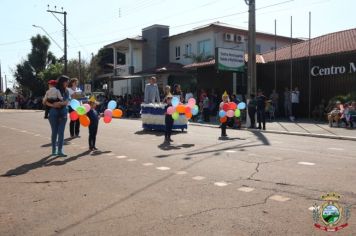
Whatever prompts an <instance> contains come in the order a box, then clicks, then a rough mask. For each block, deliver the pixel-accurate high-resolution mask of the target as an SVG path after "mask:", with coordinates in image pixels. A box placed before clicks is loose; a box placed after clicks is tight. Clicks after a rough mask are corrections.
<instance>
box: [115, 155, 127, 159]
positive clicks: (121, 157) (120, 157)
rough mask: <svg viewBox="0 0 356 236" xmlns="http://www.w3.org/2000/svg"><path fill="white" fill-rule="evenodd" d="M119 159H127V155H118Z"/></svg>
mask: <svg viewBox="0 0 356 236" xmlns="http://www.w3.org/2000/svg"><path fill="white" fill-rule="evenodd" d="M116 158H117V159H125V158H127V156H116Z"/></svg>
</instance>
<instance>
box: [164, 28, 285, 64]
mask: <svg viewBox="0 0 356 236" xmlns="http://www.w3.org/2000/svg"><path fill="white" fill-rule="evenodd" d="M225 33H232V31H227V30H226V31H224V30H221V31H219V32H214V30H213V29H211V30H209V31H204V32H196V33H192V34H187V35H183V36H182V37H179V36H178V37H175V38H171V39H170V42H169V61H170V62H174V63H181V64H183V65H188V64H191V63H192V59H190V58H185V57H184V54H185V45H186V44H188V43H191V45H192V53H194V54H198V42H199V41H202V40H206V39H210V40H211V41H212V45H213V50H212V51H213V55H214V52H215V49H214V48H215V47H222V48H233V49H240V50H244V51H245V52H246V53H247V32H234V33H233V34H235V35H240V36H241V37H242V42H241V43H237V42H236V41H234V42H228V41H226V40H225V39H224V37H225ZM256 45H259V46H260V49H261V52H260V53H265V52H268V51H271V50H272V49H273V47H274V38H273V37H271V38H270V39H269V38H266V37H264V36H259V35H257V38H256ZM286 45H289V42H288V40H281V39H278V38H277V48H280V47H283V46H286ZM177 46H180V51H181V53H180V54H181V55H180V59H179V60H177V59H176V47H177Z"/></svg>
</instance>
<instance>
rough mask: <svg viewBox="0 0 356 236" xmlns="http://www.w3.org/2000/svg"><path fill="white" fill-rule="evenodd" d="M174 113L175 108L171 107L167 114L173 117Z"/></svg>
mask: <svg viewBox="0 0 356 236" xmlns="http://www.w3.org/2000/svg"><path fill="white" fill-rule="evenodd" d="M174 112H175V108H174V107H172V106H170V107H168V108H167V114H168V115H172V114H173V113H174Z"/></svg>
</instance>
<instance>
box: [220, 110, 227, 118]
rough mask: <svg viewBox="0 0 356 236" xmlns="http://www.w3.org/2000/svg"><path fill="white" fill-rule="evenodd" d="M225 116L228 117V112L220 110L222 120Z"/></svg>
mask: <svg viewBox="0 0 356 236" xmlns="http://www.w3.org/2000/svg"><path fill="white" fill-rule="evenodd" d="M224 116H226V112H225V111H224V110H220V111H219V117H220V118H222V117H224Z"/></svg>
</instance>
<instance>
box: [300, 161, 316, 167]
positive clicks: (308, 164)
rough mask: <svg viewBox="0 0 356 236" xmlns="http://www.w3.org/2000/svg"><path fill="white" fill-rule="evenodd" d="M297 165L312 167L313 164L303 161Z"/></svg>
mask: <svg viewBox="0 0 356 236" xmlns="http://www.w3.org/2000/svg"><path fill="white" fill-rule="evenodd" d="M298 164H299V165H306V166H314V165H315V163H312V162H304V161H300V162H298Z"/></svg>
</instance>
